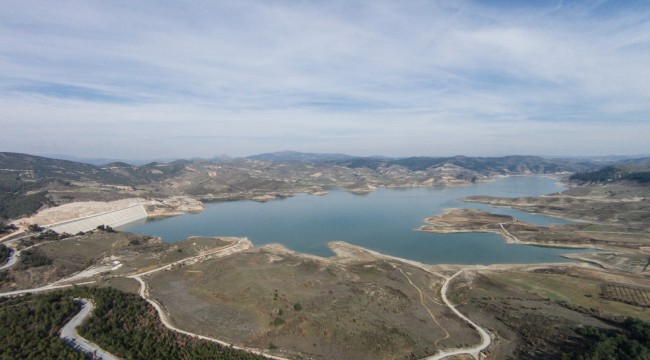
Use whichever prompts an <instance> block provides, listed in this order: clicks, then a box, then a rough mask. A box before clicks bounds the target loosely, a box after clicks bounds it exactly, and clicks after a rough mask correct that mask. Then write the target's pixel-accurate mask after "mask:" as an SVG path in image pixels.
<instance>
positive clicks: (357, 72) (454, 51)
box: [0, 1, 650, 157]
mask: <svg viewBox="0 0 650 360" xmlns="http://www.w3.org/2000/svg"><path fill="white" fill-rule="evenodd" d="M605 5H607V6H614V7H616V8H617V10H618V11H616V12H613V13H612V15H611V16H604V15H602V13H601V12H602V11H600V10H599V9H600V8H601V7H602V6H605ZM599 6H600V7H599ZM648 58H650V12H649V10H648V7H645V6H643V5H636V7H630V6H627V7H626V6H624V5H622V4H620V3H619V4H618V5H617V3H614V4H611V3H603V4H599V5H598V4H597V5H593V4H592V3H586V2H585V3H578V4H577V5H572V6H555V4H552V6H551V5H549V6H548V7H546V8H539V7H536V8H527V7H526V6H521V7H519V8H509V7H505V6H496V5H495V6H486V5H477V4H473V3H471V2H455V3H453V4H451V5H449V4H442V5H441V4H435V3H433V2H390V1H378V2H370V3H368V2H348V1H341V2H326V3H325V2H322V3H318V2H316V3H293V2H273V3H268V2H263V1H246V2H212V1H206V2H177V3H173V4H167V5H165V6H163V5H160V4H159V3H157V2H144V1H143V2H135V3H134V2H102V3H88V2H57V3H56V4H54V3H52V2H38V1H35V2H14V3H10V4H7V5H6V6H5V9H3V12H2V14H0V68H2V69H3V72H2V73H0V84H2V85H0V106H1V107H2V109H3V112H2V113H1V114H0V125H2V126H3V127H4V128H8V130H7V131H6V132H3V133H2V134H1V135H0V141H2V144H3V145H2V147H3V149H2V150H13V151H25V152H45V151H43V150H39V149H45V148H46V149H49V150H47V152H59V153H76V152H80V151H81V150H82V149H83V151H85V152H90V153H93V154H96V155H97V156H121V157H123V156H128V155H129V154H132V153H133V151H137V152H138V153H140V154H142V156H141V157H160V156H193V155H196V156H210V155H213V154H217V153H224V152H227V153H232V154H250V153H253V152H258V151H272V150H278V149H285V148H294V149H298V150H305V151H337V152H340V151H343V150H345V151H347V152H351V153H357V154H388V155H393V154H394V155H407V154H413V155H415V154H424V155H437V154H456V153H465V154H485V155H491V154H507V153H536V154H560V153H566V154H571V153H575V152H579V153H580V154H588V153H599V154H601V153H605V152H611V153H650V143H647V142H644V141H640V140H639V139H642V138H644V137H645V138H650V132H649V131H648V126H647V125H646V124H647V123H648V122H650V121H649V120H650V119H648V114H650V71H648V70H649V69H648V65H647V59H648ZM34 129H38V130H40V131H38V132H34V131H33V130H34ZM503 134H507V136H502V135H503ZM614 135H616V136H614ZM17 139H20V140H17ZM86 139H93V140H92V141H88V140H86ZM156 139H157V140H156ZM212 139H218V141H215V142H212V141H211V140H212ZM430 139H435V140H434V141H429V140H430ZM521 139H525V141H521ZM596 141H597V142H598V144H599V145H598V147H597V148H595V147H594V144H595V142H596ZM116 144H122V145H120V146H116ZM158 155H160V156H158Z"/></svg>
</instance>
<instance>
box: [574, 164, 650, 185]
mask: <svg viewBox="0 0 650 360" xmlns="http://www.w3.org/2000/svg"><path fill="white" fill-rule="evenodd" d="M569 180H572V181H576V182H579V183H596V184H606V183H611V182H615V181H621V180H626V181H634V182H637V183H640V184H648V183H650V171H634V172H624V171H621V170H620V169H619V168H617V167H616V166H605V167H604V168H601V169H598V170H596V171H587V172H579V173H575V174H573V175H571V177H570V178H569Z"/></svg>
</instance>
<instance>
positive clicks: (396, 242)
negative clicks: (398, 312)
mask: <svg viewBox="0 0 650 360" xmlns="http://www.w3.org/2000/svg"><path fill="white" fill-rule="evenodd" d="M563 189H564V188H563V187H562V186H560V185H558V184H557V183H556V182H555V180H553V179H549V178H544V177H523V176H517V177H508V178H502V179H498V180H496V181H494V182H490V183H483V184H476V185H472V186H459V187H439V188H426V189H423V188H418V189H400V190H393V189H378V190H377V191H375V192H372V193H370V194H367V195H354V194H351V193H348V192H344V191H331V192H330V193H329V194H328V195H326V196H313V195H306V194H299V195H296V196H294V197H291V198H287V199H282V200H274V201H270V202H266V203H258V202H254V201H247V200H243V201H233V202H219V203H208V204H206V206H207V210H206V211H204V212H202V213H199V214H186V215H181V216H176V217H170V218H165V219H159V220H147V221H142V222H139V223H132V224H128V225H126V226H124V227H122V228H121V230H125V231H130V232H134V233H139V234H149V235H155V236H160V237H161V238H162V239H163V240H164V241H166V242H174V241H178V240H181V239H185V238H187V237H188V236H193V235H202V236H238V237H244V236H245V237H248V238H249V239H250V240H251V241H252V242H253V243H254V244H255V245H256V246H259V245H263V244H269V243H280V244H283V245H285V246H286V247H288V248H290V249H292V250H296V251H299V252H304V253H310V254H314V255H320V256H331V255H333V253H332V252H331V250H330V249H329V248H328V247H327V242H328V241H332V240H343V241H346V242H348V243H351V244H355V245H360V246H363V247H367V248H369V249H373V250H376V251H379V252H382V253H385V254H389V255H394V256H398V257H402V258H406V259H412V260H416V261H421V262H424V263H429V264H443V263H444V264H452V263H453V264H497V263H539V262H558V261H566V260H564V259H563V258H561V257H560V256H559V255H560V254H566V253H571V252H582V251H584V250H567V249H557V248H544V247H535V246H527V245H510V244H507V243H506V242H505V241H504V240H503V239H502V238H501V237H500V236H499V235H497V234H492V233H464V234H432V233H426V232H420V231H415V230H414V229H416V228H418V227H419V226H420V225H423V219H424V218H426V217H430V216H432V215H436V214H439V213H440V212H441V211H442V209H444V208H449V207H471V208H479V209H489V210H490V211H492V212H495V213H501V214H507V215H512V216H516V217H517V218H519V219H521V220H523V221H527V222H531V223H535V224H539V225H547V224H552V223H563V222H565V221H563V220H560V219H556V218H551V217H547V216H542V215H534V214H528V213H524V212H521V211H517V210H514V209H504V208H489V207H487V206H484V205H480V204H471V203H462V202H459V201H457V200H456V199H458V198H461V197H464V196H471V195H491V196H505V197H519V196H529V195H541V194H548V193H552V192H558V191H561V190H563Z"/></svg>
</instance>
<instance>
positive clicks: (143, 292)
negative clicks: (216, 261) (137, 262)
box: [129, 238, 288, 360]
mask: <svg viewBox="0 0 650 360" xmlns="http://www.w3.org/2000/svg"><path fill="white" fill-rule="evenodd" d="M252 246H253V244H252V243H251V242H250V241H249V240H248V239H247V238H238V239H237V241H236V242H234V243H233V244H231V245H228V246H226V247H225V248H221V249H217V250H214V251H210V252H208V253H204V254H201V255H197V256H194V257H191V258H187V259H183V260H179V261H176V262H174V263H171V264H169V265H165V266H161V267H159V268H156V269H153V270H149V271H147V272H144V273H140V274H135V275H131V276H129V278H131V279H135V280H137V281H138V282H139V283H140V291H139V294H140V297H142V298H143V299H144V300H146V301H147V302H148V303H149V304H151V306H153V307H154V309H156V312H158V317H159V318H160V322H162V324H163V325H164V326H165V327H166V328H168V329H169V330H172V331H176V332H178V333H181V334H185V335H189V336H192V337H196V338H198V339H202V340H208V341H212V342H215V343H217V344H219V345H221V346H226V347H232V348H233V349H237V350H243V351H246V352H249V353H252V354H256V355H262V356H264V357H266V358H269V359H274V360H288V359H286V358H283V357H279V356H274V355H269V354H266V353H264V352H262V351H260V350H258V349H252V348H245V347H240V346H235V345H233V344H230V343H227V342H225V341H223V340H219V339H215V338H211V337H208V336H203V335H199V334H196V333H192V332H189V331H185V330H181V329H179V328H177V327H176V326H174V324H172V321H171V320H170V318H169V315H168V314H167V313H166V312H165V311H164V310H163V308H162V306H161V305H160V304H159V303H158V302H157V301H156V300H153V299H151V297H150V296H149V290H148V288H147V283H146V282H145V281H144V279H142V277H143V276H146V275H151V274H153V273H156V272H158V271H162V270H166V269H169V268H171V267H172V266H174V265H178V264H182V263H183V264H184V263H191V262H193V261H199V260H203V259H207V258H213V257H224V256H228V255H232V254H234V253H237V252H240V251H243V250H246V249H249V248H251V247H252Z"/></svg>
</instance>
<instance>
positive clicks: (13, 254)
mask: <svg viewBox="0 0 650 360" xmlns="http://www.w3.org/2000/svg"><path fill="white" fill-rule="evenodd" d="M9 251H11V253H10V254H9V260H7V263H6V264H4V265H2V266H0V270H4V269H7V268H10V267H12V266H14V264H16V257H17V255H18V254H17V253H16V250H14V249H9Z"/></svg>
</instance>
